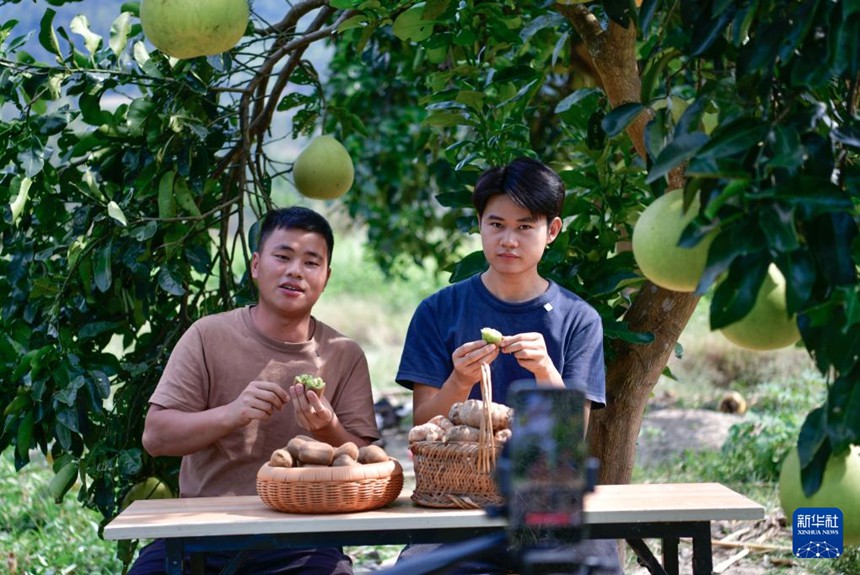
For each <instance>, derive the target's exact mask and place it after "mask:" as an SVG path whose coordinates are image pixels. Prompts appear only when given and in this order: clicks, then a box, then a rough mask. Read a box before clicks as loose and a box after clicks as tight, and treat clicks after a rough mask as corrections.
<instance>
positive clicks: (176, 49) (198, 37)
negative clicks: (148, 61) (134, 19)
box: [140, 0, 249, 59]
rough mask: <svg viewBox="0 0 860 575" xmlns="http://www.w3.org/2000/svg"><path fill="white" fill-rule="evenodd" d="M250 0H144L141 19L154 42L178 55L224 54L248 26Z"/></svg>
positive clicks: (166, 52) (183, 56)
mask: <svg viewBox="0 0 860 575" xmlns="http://www.w3.org/2000/svg"><path fill="white" fill-rule="evenodd" d="M248 15H249V9H248V1H247V0H143V2H142V3H141V5H140V23H141V25H142V26H143V33H144V34H145V35H146V37H147V38H148V39H149V41H150V42H152V44H153V45H154V46H155V47H156V48H158V49H159V50H161V51H162V52H164V53H165V54H167V55H168V56H173V57H174V58H182V59H186V58H196V57H197V56H210V55H212V54H220V53H222V52H226V51H228V50H230V49H231V48H233V47H234V46H235V45H236V44H237V43H238V42H239V40H240V39H241V38H242V35H243V34H244V33H245V29H246V28H247V26H248Z"/></svg>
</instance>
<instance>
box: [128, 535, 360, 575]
mask: <svg viewBox="0 0 860 575" xmlns="http://www.w3.org/2000/svg"><path fill="white" fill-rule="evenodd" d="M234 555H236V553H235V552H225V551H216V552H209V553H206V573H207V575H210V574H215V573H218V572H220V571H221V569H223V568H224V566H225V565H226V564H227V563H228V562H229V561H230V560H231V559H232V558H233V556H234ZM166 557H167V549H166V546H165V544H164V539H156V540H155V541H153V542H152V543H150V544H149V545H147V546H146V547H144V548H143V549H141V550H140V554H139V555H138V557H137V560H136V561H135V562H134V564H133V565H132V566H131V570H130V571H129V572H128V575H159V574H164V573H165V572H166V571H165V567H166V564H167V563H166ZM190 569H191V567H190V560H189V558H188V557H185V560H184V562H183V565H182V572H183V573H190V572H191V571H190ZM236 574H237V575H276V574H277V575H282V574H290V575H352V559H350V558H349V557H348V556H347V555H344V554H343V551H342V550H341V549H340V548H336V547H320V548H317V549H269V550H249V551H245V552H244V553H243V555H242V561H241V563H240V564H239V568H238V569H236Z"/></svg>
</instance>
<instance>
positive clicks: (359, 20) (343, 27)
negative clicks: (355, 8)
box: [332, 3, 368, 33]
mask: <svg viewBox="0 0 860 575" xmlns="http://www.w3.org/2000/svg"><path fill="white" fill-rule="evenodd" d="M332 4H334V3H332ZM367 24H368V20H367V16H365V15H364V14H358V15H356V16H352V17H351V18H347V19H346V20H344V21H343V22H341V23H340V24H339V25H338V27H337V31H338V33H343V32H346V31H347V30H352V29H353V28H362V27H364V26H366V25H367Z"/></svg>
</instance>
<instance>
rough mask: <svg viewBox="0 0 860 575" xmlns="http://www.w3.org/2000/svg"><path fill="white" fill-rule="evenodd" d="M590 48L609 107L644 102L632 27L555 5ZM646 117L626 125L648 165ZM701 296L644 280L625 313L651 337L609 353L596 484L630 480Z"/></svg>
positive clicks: (593, 432)
mask: <svg viewBox="0 0 860 575" xmlns="http://www.w3.org/2000/svg"><path fill="white" fill-rule="evenodd" d="M556 8H557V9H558V10H559V12H560V13H561V14H563V15H564V16H565V18H567V20H568V21H569V22H570V24H571V26H573V28H574V29H575V30H576V31H577V33H578V34H579V36H580V37H581V38H582V40H583V41H584V42H585V44H586V46H587V47H588V53H589V54H590V55H591V58H592V61H593V63H594V67H595V69H596V70H597V73H598V74H599V76H600V84H601V87H602V88H603V90H604V92H605V93H606V96H607V98H608V99H609V103H610V104H611V106H612V107H613V108H615V107H617V106H620V105H622V104H626V103H629V102H639V101H640V100H641V94H640V92H641V80H640V77H639V65H638V62H637V60H636V28H635V26H634V25H633V23H632V21H631V23H630V24H629V26H628V27H627V28H623V27H621V26H619V25H618V24H616V23H615V22H610V23H609V25H608V27H607V28H606V29H604V28H602V26H601V25H600V22H599V21H598V20H597V18H595V17H594V15H593V14H592V13H591V12H590V11H589V9H588V8H587V7H585V6H584V5H582V4H572V5H568V4H556ZM650 119H651V114H650V113H647V112H646V113H642V114H640V115H639V117H638V118H636V120H634V121H633V122H632V123H631V124H630V125H629V126H628V127H627V135H628V136H629V137H630V140H631V142H632V143H633V146H634V147H635V149H636V152H637V153H638V154H639V155H640V156H641V157H642V158H644V159H646V160H647V151H646V149H645V127H646V125H647V123H648V121H649V120H650ZM683 183H684V176H683V170H680V169H679V170H673V172H672V173H670V174H669V185H670V187H671V188H675V187H680V186H683ZM698 301H699V296H696V295H694V294H692V293H680V292H673V291H669V290H666V289H663V288H660V287H658V286H656V285H654V284H652V283H650V282H645V284H644V285H643V286H642V288H641V289H640V290H639V292H638V293H637V294H636V296H635V298H634V300H633V303H632V304H631V306H630V308H629V309H628V310H627V312H626V313H625V315H624V320H625V321H626V322H627V324H628V326H629V327H630V329H631V330H633V331H640V332H651V333H652V334H653V335H654V340H653V341H652V342H651V343H650V344H647V345H642V344H630V343H626V342H622V341H617V342H615V343H614V344H613V345H612V346H611V348H610V349H607V353H608V357H609V361H608V362H607V370H606V403H607V407H606V409H603V410H597V411H593V412H592V414H591V418H590V421H589V430H588V436H589V447H590V450H591V453H592V455H594V456H595V457H597V458H598V459H599V460H600V478H599V481H600V483H629V482H630V478H631V477H632V475H633V466H634V464H635V461H636V441H637V439H638V437H639V430H640V428H641V426H642V417H643V415H644V413H645V407H646V406H647V403H648V398H649V396H650V394H651V391H652V390H653V389H654V386H655V385H657V381H658V380H659V379H660V375H661V374H662V373H663V369H664V368H665V367H666V363H667V362H668V361H669V357H670V356H671V354H672V352H673V350H674V348H675V343H676V342H677V341H678V338H679V337H680V335H681V332H682V331H683V330H684V327H685V326H686V325H687V323H688V322H689V321H690V316H692V314H693V311H694V310H695V309H696V304H697V303H698Z"/></svg>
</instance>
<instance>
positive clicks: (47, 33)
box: [39, 8, 63, 60]
mask: <svg viewBox="0 0 860 575" xmlns="http://www.w3.org/2000/svg"><path fill="white" fill-rule="evenodd" d="M56 14H57V13H56V12H55V11H54V10H53V9H51V8H48V9H46V10H45V14H44V15H43V16H42V21H41V22H40V24H39V44H41V45H42V48H44V49H45V50H47V51H48V52H49V53H51V54H54V55H56V56H57V59H58V60H61V59H62V57H63V53H62V51H60V42H59V41H58V40H57V35H56V34H55V33H54V16H56Z"/></svg>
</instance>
